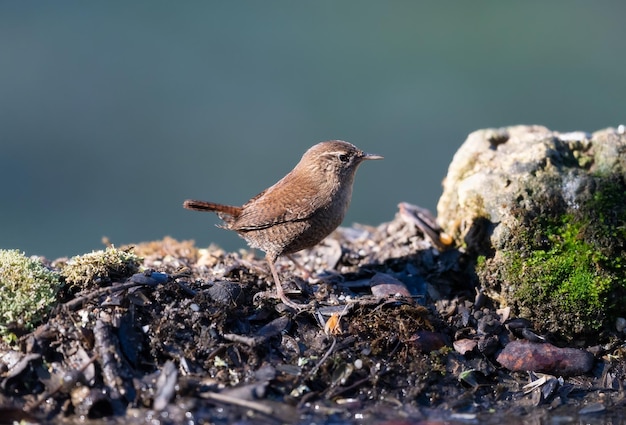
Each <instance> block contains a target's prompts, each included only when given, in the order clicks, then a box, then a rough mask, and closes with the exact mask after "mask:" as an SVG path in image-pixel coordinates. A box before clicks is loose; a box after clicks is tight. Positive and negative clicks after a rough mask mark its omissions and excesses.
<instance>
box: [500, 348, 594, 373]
mask: <svg viewBox="0 0 626 425" xmlns="http://www.w3.org/2000/svg"><path fill="white" fill-rule="evenodd" d="M496 360H497V361H498V363H500V364H501V365H502V366H504V367H505V368H507V369H509V370H511V371H514V372H521V371H534V372H543V373H549V374H552V375H563V376H576V375H582V374H584V373H587V372H589V371H590V370H591V368H592V367H593V362H594V358H593V355H592V354H591V353H589V352H588V351H584V350H579V349H576V348H559V347H555V346H554V345H552V344H547V343H546V344H539V343H535V342H529V341H512V342H510V343H508V344H507V345H506V346H505V347H504V349H503V350H502V351H501V352H500V354H498V356H497V357H496Z"/></svg>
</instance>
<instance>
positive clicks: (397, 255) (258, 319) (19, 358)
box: [0, 211, 626, 424]
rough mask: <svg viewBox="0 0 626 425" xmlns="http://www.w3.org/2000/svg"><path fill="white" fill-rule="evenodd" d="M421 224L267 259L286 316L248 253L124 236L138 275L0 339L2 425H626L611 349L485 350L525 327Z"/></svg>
mask: <svg viewBox="0 0 626 425" xmlns="http://www.w3.org/2000/svg"><path fill="white" fill-rule="evenodd" d="M429 230H430V231H428V232H427V234H430V236H425V233H424V232H423V228H420V227H419V226H416V225H415V220H413V219H409V218H407V214H406V211H404V213H399V214H398V215H397V216H396V218H395V219H394V220H393V221H391V222H389V223H384V224H382V225H380V226H378V227H376V228H373V227H364V226H355V227H351V228H340V229H338V230H337V231H336V232H335V233H333V234H332V235H331V236H330V237H329V238H327V239H326V240H325V241H324V242H323V243H322V244H320V245H319V246H317V247H315V248H314V249H311V250H308V251H303V252H301V253H298V254H297V255H295V256H294V257H295V259H296V260H297V262H298V263H299V265H298V266H296V265H295V264H294V263H292V262H291V261H290V260H288V259H286V258H284V259H280V260H279V262H278V264H277V267H278V270H279V273H280V275H281V277H282V279H283V282H284V286H285V289H286V291H287V293H288V294H289V296H290V297H291V298H292V299H294V300H297V301H298V302H302V303H306V302H308V303H310V305H311V307H310V308H309V309H308V310H304V311H300V312H296V311H293V310H291V309H289V308H287V307H286V306H284V305H283V304H281V303H279V302H278V301H277V300H275V299H274V298H272V296H271V295H272V293H274V292H275V290H274V287H273V282H272V278H271V275H270V273H269V267H268V266H267V264H266V263H265V262H264V261H263V260H262V255H256V254H259V253H254V252H250V251H243V250H242V251H240V252H237V253H228V252H224V251H223V250H221V249H219V248H218V247H214V246H212V247H208V248H202V249H199V248H197V247H196V246H195V245H194V243H193V242H191V241H182V242H179V241H176V240H173V239H171V238H165V239H164V240H162V241H157V242H150V243H142V244H138V245H136V246H135V247H134V252H135V253H136V254H138V255H139V256H141V257H142V258H143V259H144V260H143V267H144V269H145V271H144V272H142V273H139V274H135V275H133V276H130V277H128V278H127V279H125V280H120V281H113V282H103V281H99V282H94V283H93V285H91V286H90V287H88V288H86V289H85V290H83V291H82V292H81V293H78V294H66V296H65V299H64V300H63V303H62V304H61V305H60V306H59V307H58V308H57V309H56V310H55V311H54V312H53V314H51V315H50V317H49V318H48V320H47V321H46V322H45V323H43V324H42V325H41V326H39V327H38V328H37V329H36V330H35V331H34V332H31V333H28V334H25V335H22V336H21V337H20V340H19V342H18V343H17V344H16V345H15V346H12V347H9V346H8V345H6V344H5V345H0V406H2V407H1V408H0V422H3V423H4V422H13V421H18V422H19V421H23V422H24V423H29V422H31V423H38V422H48V421H52V422H58V423H74V422H78V421H81V422H84V421H86V420H88V421H90V422H89V423H101V422H106V423H117V422H119V423H129V422H130V423H148V422H150V423H155V422H158V423H190V424H191V423H216V424H229V423H240V424H245V423H269V424H279V423H303V424H304V423H327V424H330V423H333V424H336V423H339V424H351V423H387V424H418V423H419V424H427V423H430V424H436V423H468V422H471V423H477V422H480V423H501V422H502V417H503V416H502V415H507V416H506V418H507V421H508V422H509V423H524V421H527V420H530V421H531V422H532V423H547V422H550V421H554V420H555V419H554V418H557V420H558V421H559V423H568V422H569V421H570V420H571V421H572V422H575V423H578V422H579V421H582V420H584V421H585V422H586V423H604V421H606V420H612V421H613V423H623V422H620V421H622V419H620V418H621V414H622V413H623V405H624V393H623V386H622V384H623V382H624V377H625V371H626V368H625V363H624V361H623V352H622V351H621V350H622V347H621V343H620V342H619V341H622V340H623V339H619V338H618V335H614V336H613V337H610V338H605V339H604V340H603V341H599V344H603V345H597V346H594V347H585V348H586V349H587V350H588V351H591V352H592V353H593V354H594V359H595V362H594V366H593V369H592V370H591V372H589V373H586V374H584V375H580V376H573V377H560V376H558V375H554V376H552V375H550V374H539V373H528V372H511V371H509V370H507V369H505V368H504V367H502V366H501V365H500V364H499V363H498V362H497V361H496V357H497V354H498V352H500V350H501V349H502V348H503V347H504V346H505V345H506V344H507V343H508V342H509V341H511V340H516V339H518V338H520V339H524V338H529V336H533V335H534V334H533V332H532V329H525V332H521V333H520V331H519V327H516V328H513V327H511V326H508V324H509V323H513V322H514V321H515V320H516V319H515V318H513V317H509V312H508V311H507V310H506V309H499V308H497V306H494V305H492V303H491V302H490V300H488V299H486V298H485V297H484V296H482V295H481V293H480V291H479V290H478V289H477V281H476V278H475V276H474V275H473V273H472V267H471V261H470V259H469V258H468V257H467V256H466V255H465V254H464V253H463V252H462V250H459V249H456V248H453V247H450V248H447V249H446V243H442V242H441V239H439V240H438V239H437V235H436V233H437V232H438V229H435V230H437V232H435V234H434V236H433V232H432V230H433V229H432V228H431V229H429ZM431 238H433V239H431ZM442 239H443V238H442ZM52 266H54V262H53V263H52ZM537 308H541V306H537ZM515 323H518V322H515ZM513 332H515V333H513ZM534 336H535V337H539V338H540V337H542V336H539V335H534ZM611 341H613V342H611ZM616 341H617V342H616ZM528 384H531V385H528ZM581 418H582V419H581Z"/></svg>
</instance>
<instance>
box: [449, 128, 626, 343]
mask: <svg viewBox="0 0 626 425" xmlns="http://www.w3.org/2000/svg"><path fill="white" fill-rule="evenodd" d="M624 152H626V135H625V134H624V132H623V131H618V130H615V129H606V130H601V131H598V132H596V133H593V134H587V133H583V132H575V133H557V132H553V131H550V130H548V129H547V128H545V127H540V126H517V127H509V128H504V129H499V130H493V129H491V130H480V131H476V132H474V133H472V134H470V135H469V137H468V138H467V140H466V142H465V143H464V144H463V146H461V148H460V149H459V150H458V152H457V153H456V154H455V156H454V159H453V161H452V163H451V164H450V168H449V171H448V175H447V177H446V178H445V181H444V192H443V194H442V196H441V198H440V200H439V204H438V207H437V210H438V220H439V222H440V224H441V225H442V227H443V228H444V230H445V231H446V232H447V233H448V234H450V235H452V236H453V237H454V238H455V239H456V240H457V241H458V240H463V243H464V244H465V246H466V248H467V252H468V253H469V254H471V255H472V256H473V257H474V258H477V274H478V277H479V280H480V283H481V285H482V286H483V289H484V291H485V293H486V294H487V295H488V296H489V297H491V298H492V299H493V300H494V301H495V302H496V303H499V304H500V306H502V307H506V306H508V307H511V314H512V316H513V317H515V316H518V317H524V318H527V319H529V320H531V322H532V324H533V326H534V327H535V328H536V329H537V330H538V331H540V332H542V333H547V334H552V335H558V336H559V337H562V338H563V339H564V340H565V341H573V340H577V341H578V342H579V343H581V344H583V343H585V342H591V343H592V342H594V340H595V339H597V337H598V335H599V334H600V331H602V330H604V329H609V328H611V329H613V328H614V324H615V323H616V322H615V321H616V318H617V316H618V313H619V306H621V305H623V304H624V302H625V301H626V288H624V285H623V284H622V283H621V282H624V281H626V267H624V265H625V264H626V249H625V248H626V227H625V226H624V222H626V203H625V202H624V195H625V194H626V183H625V181H624V178H625V176H626V155H624Z"/></svg>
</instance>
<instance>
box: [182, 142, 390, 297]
mask: <svg viewBox="0 0 626 425" xmlns="http://www.w3.org/2000/svg"><path fill="white" fill-rule="evenodd" d="M382 158H383V157H382V156H380V155H373V154H368V153H365V152H363V151H362V150H360V149H358V148H357V147H356V146H354V145H352V144H350V143H348V142H344V141H341V140H331V141H327V142H322V143H318V144H317V145H315V146H313V147H311V148H310V149H309V150H308V151H306V152H305V153H304V155H302V158H301V159H300V162H299V163H298V164H297V165H296V166H295V168H294V169H293V170H291V171H290V172H289V174H287V175H286V176H285V177H283V178H282V179H281V180H280V181H279V182H278V183H276V184H275V185H273V186H272V187H270V188H268V189H265V190H264V191H263V192H261V193H259V194H258V195H257V196H255V197H254V198H252V199H250V200H249V201H248V202H246V203H245V204H244V205H243V206H241V207H235V206H230V205H221V204H214V203H212V202H206V201H196V200H192V199H188V200H186V201H185V202H184V204H183V207H185V208H187V209H190V210H196V211H213V212H215V213H217V215H218V216H219V217H220V218H221V219H222V220H224V225H223V226H220V227H223V228H225V229H228V230H234V231H235V232H237V233H238V234H239V235H240V236H241V237H243V238H244V239H245V240H246V242H248V245H250V246H251V247H252V248H258V249H261V250H262V251H264V252H265V258H266V260H267V262H268V263H269V265H270V270H271V272H272V276H273V277H274V283H275V284H276V292H277V294H278V296H279V297H280V299H281V300H282V301H283V302H284V303H285V304H286V305H288V306H290V307H292V308H295V309H301V308H303V307H305V305H302V304H297V303H295V302H293V301H291V300H290V299H289V298H288V297H287V296H286V295H285V293H284V291H283V287H282V285H281V283H280V279H279V277H278V273H277V272H276V267H275V265H274V264H275V262H276V260H277V258H278V257H279V256H280V255H288V254H291V253H294V252H297V251H300V250H302V249H305V248H310V247H312V246H314V245H316V244H317V243H319V242H320V241H321V240H322V239H324V238H325V237H326V236H328V235H329V234H330V233H331V232H332V231H333V230H335V229H336V228H337V226H339V225H340V224H341V222H342V221H343V217H344V215H345V213H346V211H347V209H348V205H349V204H350V199H351V198H352V184H353V182H354V175H355V173H356V170H357V168H358V166H359V164H361V162H363V161H364V160H366V159H382Z"/></svg>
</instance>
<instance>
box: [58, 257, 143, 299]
mask: <svg viewBox="0 0 626 425" xmlns="http://www.w3.org/2000/svg"><path fill="white" fill-rule="evenodd" d="M140 264H141V259H140V258H139V257H138V256H137V255H135V254H134V253H133V252H132V249H119V248H115V247H114V246H110V247H107V248H106V249H105V250H100V251H93V252H90V253H88V254H84V255H77V256H75V257H72V258H70V259H69V260H68V261H67V263H65V264H64V265H62V267H61V274H62V275H63V277H64V278H65V281H66V282H67V283H68V284H69V285H71V286H72V287H73V288H75V289H76V288H77V289H79V290H80V289H85V288H87V287H89V286H90V285H92V284H96V285H103V284H109V283H111V282H112V281H114V280H117V279H123V278H126V277H129V276H131V275H132V274H134V273H136V272H137V271H138V270H139V265H140Z"/></svg>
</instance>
